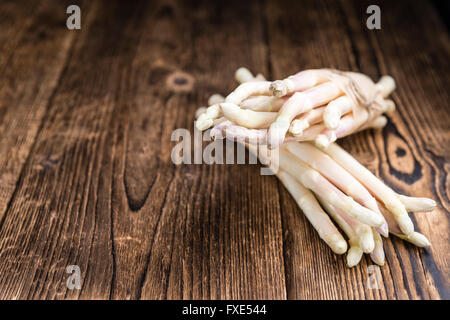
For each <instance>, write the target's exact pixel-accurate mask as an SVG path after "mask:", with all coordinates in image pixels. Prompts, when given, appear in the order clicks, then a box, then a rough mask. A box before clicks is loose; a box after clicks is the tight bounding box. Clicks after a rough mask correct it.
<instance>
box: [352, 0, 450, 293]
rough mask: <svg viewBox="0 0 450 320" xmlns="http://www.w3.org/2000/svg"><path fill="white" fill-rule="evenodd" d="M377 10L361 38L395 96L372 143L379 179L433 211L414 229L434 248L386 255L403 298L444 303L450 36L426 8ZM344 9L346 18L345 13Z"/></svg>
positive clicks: (358, 6) (403, 247)
mask: <svg viewBox="0 0 450 320" xmlns="http://www.w3.org/2000/svg"><path fill="white" fill-rule="evenodd" d="M344 4H345V3H344ZM367 5H369V4H368V2H366V3H364V2H356V3H355V5H354V11H353V14H352V15H351V17H352V18H353V21H354V22H353V24H354V25H356V24H357V21H358V20H359V19H358V17H360V14H359V13H360V12H363V10H364V9H365V8H366V7H367ZM380 8H381V10H382V12H384V15H383V21H382V29H381V30H380V31H381V32H368V33H367V37H368V44H369V48H370V49H371V51H372V52H373V55H374V57H375V58H376V60H377V65H378V66H379V70H380V73H383V74H384V73H388V72H389V73H390V74H391V75H392V76H393V77H394V78H395V79H396V81H397V85H398V89H397V90H396V91H395V93H394V95H393V100H394V101H395V103H396V104H397V112H395V113H394V114H393V116H392V117H391V122H390V123H389V125H388V126H387V127H386V128H385V129H384V130H383V132H382V134H379V135H376V136H375V145H376V146H377V150H376V152H377V153H379V155H380V164H379V167H378V173H379V175H380V176H381V177H382V178H383V180H385V181H386V182H387V183H388V184H389V185H391V187H392V188H394V189H395V190H397V191H398V192H401V193H405V194H409V195H416V196H426V197H430V198H433V199H435V200H436V201H437V203H438V208H437V209H436V210H434V211H433V213H430V214H427V213H417V214H413V217H414V221H415V223H416V226H417V229H418V230H419V232H422V233H423V234H425V235H426V236H427V237H428V238H429V239H430V241H431V242H432V244H433V246H432V247H431V248H430V249H427V250H419V249H417V248H413V247H412V246H410V245H407V244H404V243H401V241H393V242H392V245H393V250H389V251H388V253H389V257H391V256H395V257H396V258H395V259H398V260H399V264H400V266H402V269H403V281H404V282H405V283H406V284H407V285H406V286H405V289H406V293H407V296H405V298H410V299H438V298H441V299H448V298H449V297H450V292H449V290H448V288H449V285H450V279H449V272H448V252H449V249H450V248H449V237H448V230H449V220H448V213H449V208H450V203H449V190H450V189H449V188H450V186H449V185H448V182H447V181H448V173H449V170H450V168H449V166H448V163H449V160H450V158H449V155H450V146H449V144H448V139H449V135H450V130H449V129H450V127H449V120H450V109H449V108H448V101H449V98H450V97H449V93H448V90H447V89H446V85H447V84H448V83H449V80H450V78H449V71H450V64H449V60H448V57H449V54H450V42H449V38H448V31H447V29H446V28H445V26H444V24H443V23H442V21H441V20H440V18H439V16H438V14H437V13H436V11H435V10H434V8H433V7H432V6H431V5H430V4H429V3H427V2H418V3H417V4H416V3H415V4H414V5H413V6H409V5H408V3H406V2H403V3H392V2H389V1H385V2H382V3H380ZM346 9H348V11H351V8H350V6H347V7H346ZM346 9H344V10H346ZM405 12H407V13H408V14H407V15H406V16H405ZM356 30H358V29H356ZM356 32H358V31H356ZM365 52H367V51H365ZM389 257H388V258H389ZM383 276H384V275H383Z"/></svg>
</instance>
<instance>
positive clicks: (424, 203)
mask: <svg viewBox="0 0 450 320" xmlns="http://www.w3.org/2000/svg"><path fill="white" fill-rule="evenodd" d="M397 197H398V198H399V199H400V201H401V202H402V203H403V204H404V205H405V208H406V211H412V212H416V211H432V210H434V209H435V208H436V201H434V200H433V199H429V198H416V197H408V196H404V195H401V194H397Z"/></svg>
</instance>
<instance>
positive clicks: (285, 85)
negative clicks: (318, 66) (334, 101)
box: [270, 70, 327, 97]
mask: <svg viewBox="0 0 450 320" xmlns="http://www.w3.org/2000/svg"><path fill="white" fill-rule="evenodd" d="M321 75H322V73H320V72H316V71H315V70H305V71H300V72H298V73H296V74H294V75H292V76H289V77H288V78H286V79H283V80H276V81H274V82H272V84H271V85H270V93H271V94H272V95H273V96H276V97H283V96H285V95H287V94H290V93H293V92H298V91H304V90H306V89H310V88H312V87H314V86H315V85H317V84H319V83H321V82H324V81H326V80H327V79H325V78H323V77H322V76H321Z"/></svg>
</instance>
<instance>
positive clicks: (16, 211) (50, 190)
mask: <svg viewBox="0 0 450 320" xmlns="http://www.w3.org/2000/svg"><path fill="white" fill-rule="evenodd" d="M73 3H78V4H79V5H80V7H81V10H82V29H81V30H78V31H69V30H67V28H66V26H65V19H66V18H67V14H66V12H65V11H66V8H67V6H68V5H69V4H73ZM369 4H370V3H369V2H364V1H356V0H355V1H325V0H323V1H313V0H311V1H259V2H257V1H254V2H247V1H223V2H215V1H206V0H205V1H187V2H186V1H184V2H183V3H182V2H176V1H165V2H161V3H159V2H155V1H154V2H146V1H142V2H141V1H128V2H126V3H125V1H123V2H119V1H108V2H107V1H103V2H99V1H84V2H74V1H60V0H50V1H43V2H38V1H30V2H23V1H13V0H8V1H2V2H1V4H0V298H1V299H90V298H91V299H224V298H232V299H262V298H270V299H449V298H450V293H449V285H450V281H449V254H448V253H449V249H450V247H449V237H448V230H449V220H448V213H449V209H450V203H449V189H450V183H449V176H448V173H449V170H450V162H449V160H450V147H449V142H450V122H449V120H450V107H449V101H450V96H449V91H448V84H449V80H450V79H449V71H450V68H449V50H450V47H449V46H450V42H449V38H448V31H447V29H446V25H445V24H444V23H443V21H442V18H441V17H440V16H439V15H438V13H437V10H436V9H435V7H433V6H432V4H431V3H429V2H425V1H417V2H416V1H414V2H413V1H411V2H404V1H386V2H379V3H378V4H379V5H380V7H381V10H382V29H381V30H375V31H370V30H368V29H367V28H366V26H365V20H366V18H367V14H366V13H365V10H366V8H367V6H368V5H369ZM239 66H247V67H248V68H250V69H251V70H254V71H258V72H261V73H263V74H265V75H267V76H268V77H269V78H271V79H275V78H281V77H283V76H286V75H289V74H291V73H293V72H295V71H297V70H302V69H307V68H320V67H334V68H338V69H343V70H357V71H361V72H364V73H367V74H368V75H370V76H371V77H372V78H374V79H377V78H378V77H380V75H382V74H391V75H392V76H393V77H394V78H395V79H396V81H397V84H398V89H397V90H396V91H395V93H394V94H393V100H394V101H395V103H396V104H397V107H398V109H397V111H396V112H395V114H393V115H392V117H390V121H389V124H388V125H387V127H386V128H384V129H383V130H382V131H381V132H374V131H367V132H363V133H360V134H356V135H354V136H352V137H349V138H346V139H344V140H342V142H341V144H342V145H343V146H344V147H345V148H346V149H347V150H350V151H351V152H352V154H353V155H355V157H357V158H358V159H359V160H360V161H361V162H362V163H363V164H365V165H367V166H368V167H369V168H370V169H371V170H372V171H373V172H375V173H376V174H377V175H378V176H380V177H381V178H382V179H383V180H384V181H385V182H386V183H387V184H389V185H390V186H392V187H393V188H394V189H395V190H397V191H399V192H402V193H405V194H410V195H418V196H426V197H431V198H434V199H436V201H437V203H438V208H437V209H436V210H435V211H434V212H432V213H417V214H415V215H414V221H415V224H416V226H417V229H418V230H419V231H420V232H422V233H424V234H425V235H426V236H427V237H428V238H429V239H430V240H431V242H432V243H433V246H432V248H430V249H427V250H423V249H417V248H415V247H414V246H412V245H409V244H407V243H405V242H403V241H400V240H398V239H389V240H386V241H384V243H385V250H386V256H387V263H386V265H385V266H384V267H383V268H381V271H378V272H379V273H378V275H379V276H381V279H380V280H381V281H380V284H381V285H380V288H379V289H378V290H373V289H369V288H368V286H367V280H368V279H369V276H370V274H369V273H368V267H369V266H370V265H372V262H371V261H370V259H369V258H368V257H365V258H363V260H362V262H361V264H360V265H359V266H357V267H355V268H352V269H348V268H346V266H345V258H344V257H342V256H336V255H334V254H333V253H332V252H331V251H330V250H329V249H328V248H327V247H326V245H325V244H324V243H323V242H321V241H320V239H319V237H318V236H317V234H316V232H315V231H314V230H313V228H312V227H311V226H310V225H309V223H308V222H307V221H306V219H305V217H304V216H303V214H302V212H301V211H300V210H299V209H298V207H297V206H296V204H295V202H294V201H293V200H292V199H291V198H290V196H289V194H288V193H287V191H286V190H284V189H283V187H282V186H281V185H280V183H279V182H278V181H277V180H276V178H275V177H268V176H261V175H260V174H259V168H260V167H259V166H257V165H215V166H209V165H184V166H175V165H174V164H173V163H172V162H171V159H170V153H171V148H172V147H173V145H174V143H172V142H171V141H170V135H171V132H172V131H173V130H174V129H176V128H189V129H191V130H192V128H193V113H194V111H195V110H196V108H197V107H198V106H201V105H203V104H205V102H206V100H207V98H208V96H209V95H211V94H213V93H216V92H219V93H226V92H229V91H230V90H232V89H233V87H234V86H235V83H234V81H233V73H234V70H235V69H236V68H237V67H239ZM177 75H179V76H178V78H182V79H185V81H186V83H184V84H181V83H182V82H183V81H181V82H180V85H177V84H176V83H172V82H170V79H172V78H173V77H175V78H177ZM168 79H169V80H168ZM69 265H78V266H79V267H80V270H81V275H82V288H81V290H76V289H74V290H70V289H68V288H67V286H66V280H67V278H68V277H69V274H68V273H66V267H67V266H69Z"/></svg>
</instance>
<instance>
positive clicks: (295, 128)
mask: <svg viewBox="0 0 450 320" xmlns="http://www.w3.org/2000/svg"><path fill="white" fill-rule="evenodd" d="M324 111H325V107H319V108H315V109H312V110H311V111H309V112H307V113H306V114H304V115H302V116H300V117H299V118H297V119H294V120H293V121H292V122H291V126H290V127H289V132H290V133H291V134H292V135H294V136H300V135H301V134H302V133H303V130H305V129H307V128H309V126H311V125H313V124H316V123H318V122H320V121H321V120H322V117H323V113H324Z"/></svg>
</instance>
